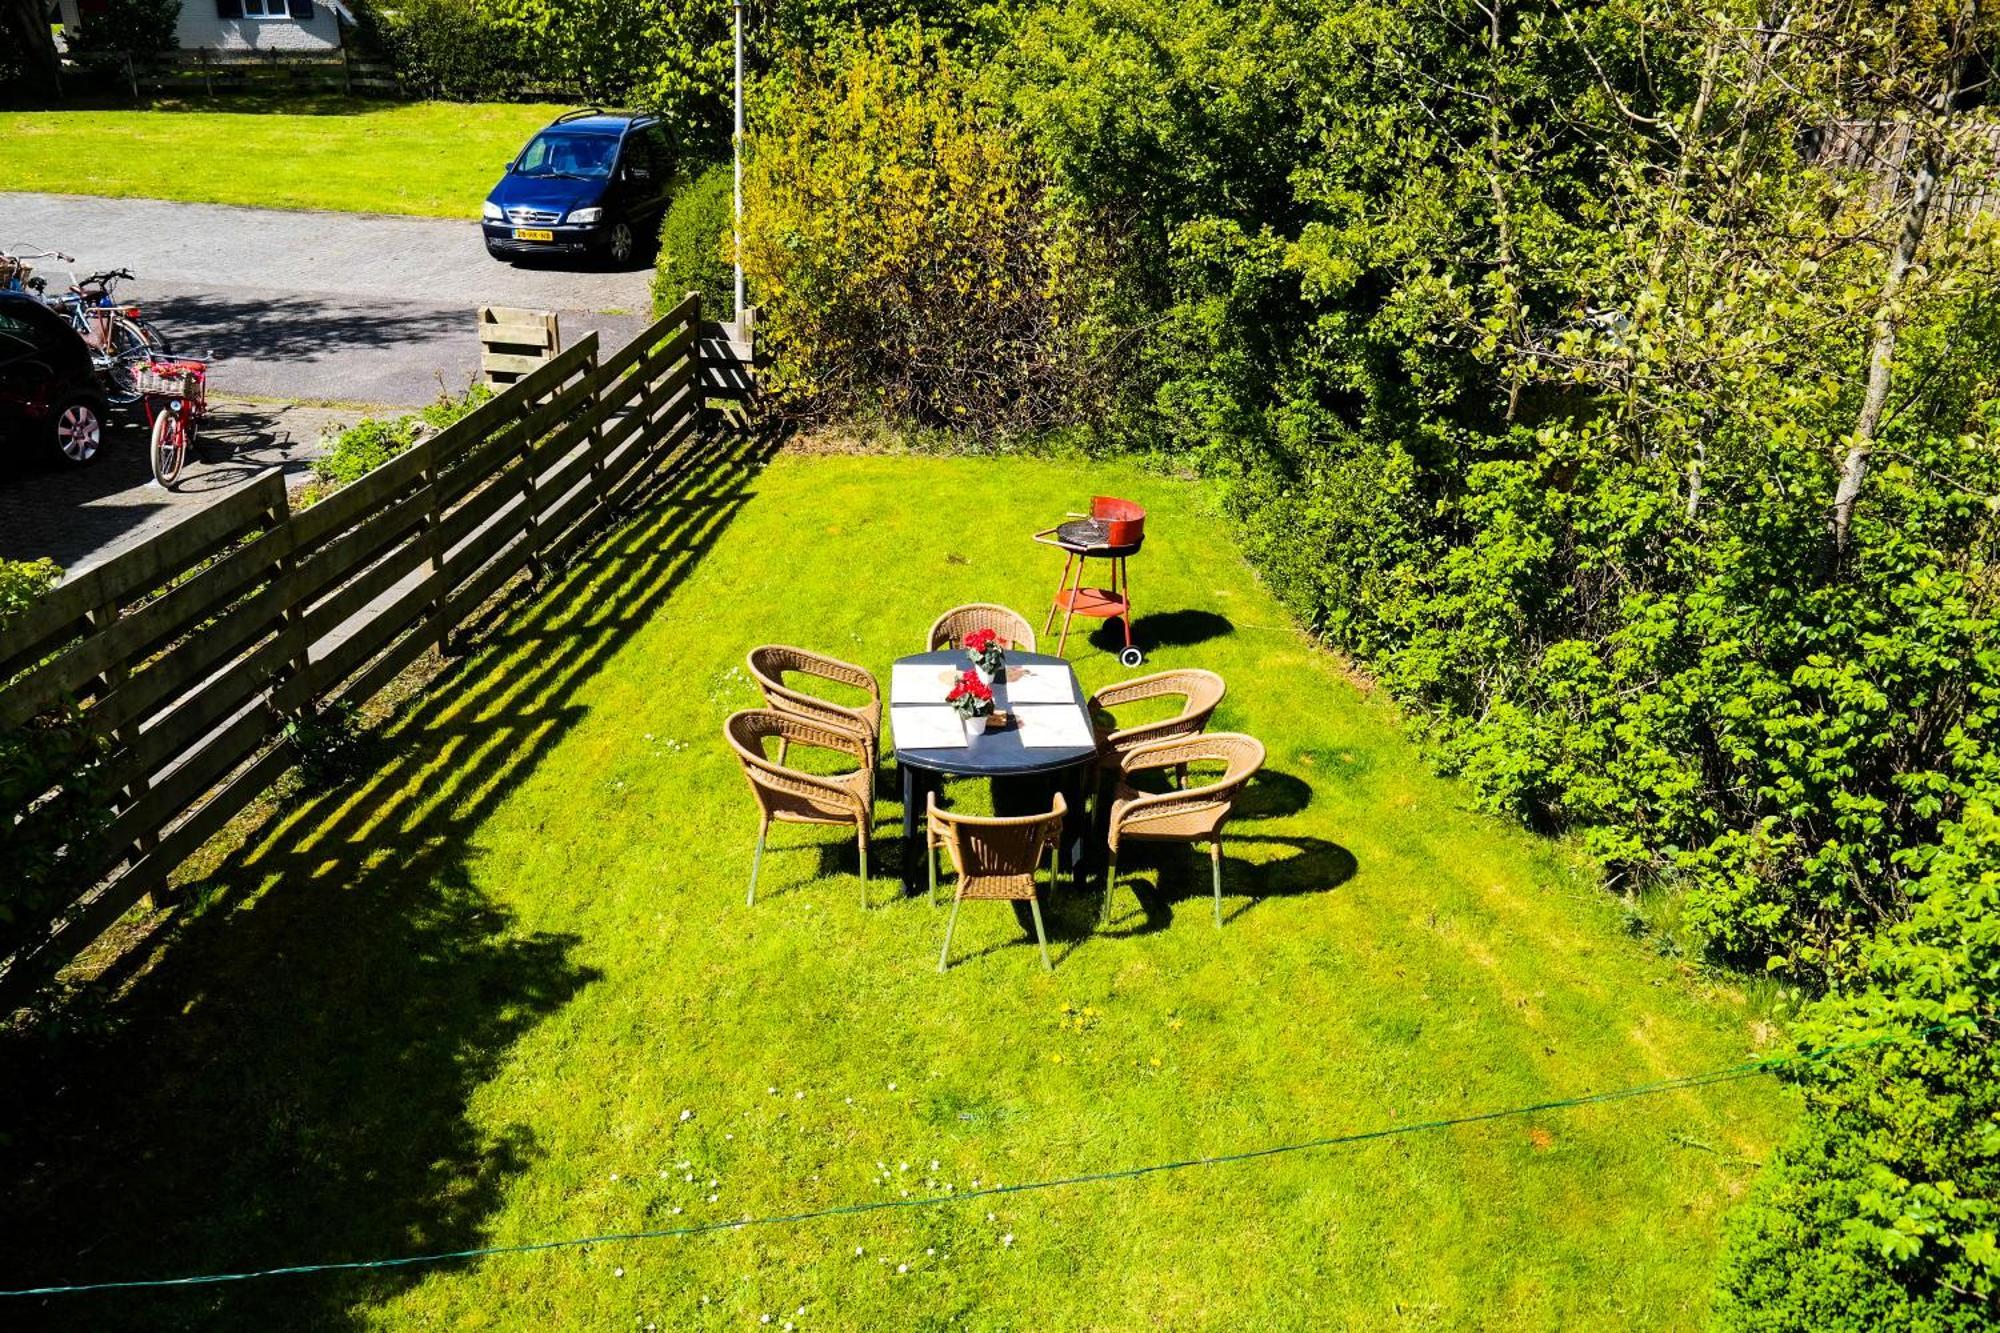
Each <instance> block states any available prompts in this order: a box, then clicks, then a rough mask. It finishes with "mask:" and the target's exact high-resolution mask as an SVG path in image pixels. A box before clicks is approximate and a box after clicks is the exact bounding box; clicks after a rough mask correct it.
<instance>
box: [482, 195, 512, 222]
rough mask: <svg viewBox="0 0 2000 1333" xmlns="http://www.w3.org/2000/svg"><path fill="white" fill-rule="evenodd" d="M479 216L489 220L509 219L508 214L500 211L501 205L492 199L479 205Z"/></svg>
mask: <svg viewBox="0 0 2000 1333" xmlns="http://www.w3.org/2000/svg"><path fill="white" fill-rule="evenodd" d="M479 216H480V217H482V218H484V219H486V221H488V222H504V221H506V219H507V215H506V214H505V213H502V212H501V211H500V205H498V204H496V203H494V202H493V201H492V200H491V199H488V200H487V201H486V202H485V203H483V204H481V205H480V206H479Z"/></svg>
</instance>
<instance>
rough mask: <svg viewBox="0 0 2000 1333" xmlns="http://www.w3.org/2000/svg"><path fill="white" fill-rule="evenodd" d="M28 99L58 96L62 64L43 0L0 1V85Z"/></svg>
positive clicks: (60, 88) (60, 89)
mask: <svg viewBox="0 0 2000 1333" xmlns="http://www.w3.org/2000/svg"><path fill="white" fill-rule="evenodd" d="M8 83H11V84H14V85H15V86H16V87H17V88H18V89H19V90H20V92H21V93H22V94H24V95H26V96H27V97H30V98H47V97H56V96H59V95H60V94H61V92H62V65H61V61H60V59H59V58H58V56H57V55H56V42H55V35H54V33H53V31H52V30H51V28H50V26H49V14H48V6H47V4H46V3H45V0H0V84H8Z"/></svg>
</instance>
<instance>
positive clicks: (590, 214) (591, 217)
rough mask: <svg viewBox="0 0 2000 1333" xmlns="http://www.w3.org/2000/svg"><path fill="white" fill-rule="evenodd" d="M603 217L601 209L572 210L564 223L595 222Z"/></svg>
mask: <svg viewBox="0 0 2000 1333" xmlns="http://www.w3.org/2000/svg"><path fill="white" fill-rule="evenodd" d="M603 216H604V210H603V209H601V208H572V209H571V210H570V211H569V216H568V217H567V218H565V219H563V220H564V221H565V222H595V221H597V220H598V219H599V218H601V217H603Z"/></svg>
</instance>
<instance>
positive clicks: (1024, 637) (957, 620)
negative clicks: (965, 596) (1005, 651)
mask: <svg viewBox="0 0 2000 1333" xmlns="http://www.w3.org/2000/svg"><path fill="white" fill-rule="evenodd" d="M976 629H990V630H992V631H993V632H994V633H995V634H998V635H999V636H1000V637H1001V638H1002V639H1004V640H1006V641H1007V646H1008V647H1009V648H1018V649H1020V650H1021V651H1022V652H1024V653H1032V652H1034V651H1035V627H1034V626H1033V625H1030V624H1029V623H1028V621H1027V617H1025V616H1023V615H1022V614H1021V613H1020V612H1018V611H1009V610H1008V609H1007V608H1006V607H1004V606H998V605H995V604H994V603H992V602H972V603H970V604H968V605H966V606H954V607H953V608H952V609H951V610H949V611H947V612H945V613H944V614H943V615H941V616H939V617H938V618H937V620H936V622H935V623H933V624H932V625H931V651H932V652H936V651H937V650H938V649H940V648H956V647H958V645H960V644H961V643H964V642H965V636H966V635H968V634H970V633H972V631H974V630H976Z"/></svg>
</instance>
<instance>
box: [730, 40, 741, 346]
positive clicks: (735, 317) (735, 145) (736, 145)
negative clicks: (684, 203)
mask: <svg viewBox="0 0 2000 1333" xmlns="http://www.w3.org/2000/svg"><path fill="white" fill-rule="evenodd" d="M735 11H736V132H735V133H734V134H733V135H732V136H731V137H730V159H731V165H732V166H733V167H734V168H735V172H736V214H735V218H736V221H735V229H734V230H735V245H734V247H733V248H734V257H735V260H736V306H735V309H734V311H733V312H732V314H731V322H732V323H733V324H735V326H736V327H737V329H738V330H739V331H740V330H741V329H742V327H743V0H736V3H735Z"/></svg>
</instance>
